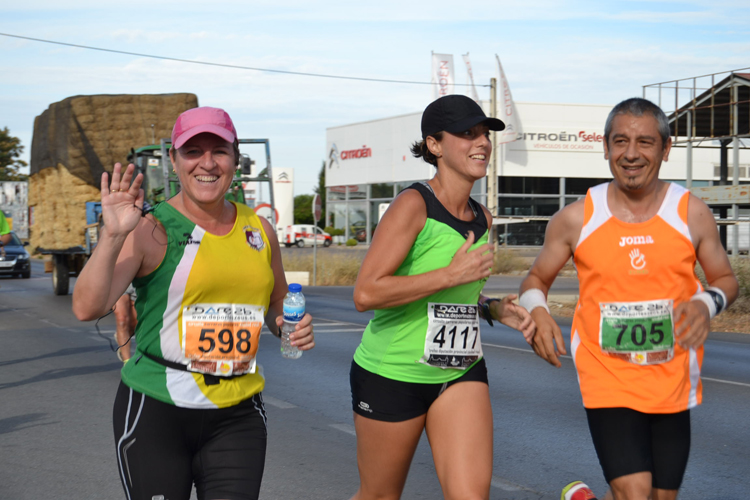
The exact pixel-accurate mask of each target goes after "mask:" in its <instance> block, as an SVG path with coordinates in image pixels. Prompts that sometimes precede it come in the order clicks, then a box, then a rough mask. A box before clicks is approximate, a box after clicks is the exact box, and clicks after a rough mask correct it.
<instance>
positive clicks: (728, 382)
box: [482, 343, 750, 387]
mask: <svg viewBox="0 0 750 500" xmlns="http://www.w3.org/2000/svg"><path fill="white" fill-rule="evenodd" d="M482 347H496V348H498V349H508V350H509V351H520V352H525V353H526V354H535V353H534V351H532V350H530V349H521V348H519V347H508V346H504V345H497V344H485V343H482ZM560 357H561V358H565V359H573V358H572V357H571V356H567V355H565V356H560ZM701 380H708V381H709V382H718V383H720V384H730V385H739V386H742V387H750V384H746V383H744V382H734V381H732V380H722V379H719V378H709V377H701Z"/></svg>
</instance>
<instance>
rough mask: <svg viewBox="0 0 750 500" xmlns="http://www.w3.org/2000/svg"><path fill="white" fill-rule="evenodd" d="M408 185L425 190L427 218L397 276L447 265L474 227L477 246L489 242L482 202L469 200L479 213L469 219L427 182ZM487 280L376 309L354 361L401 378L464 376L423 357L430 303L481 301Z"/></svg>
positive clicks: (426, 380)
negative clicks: (448, 206) (453, 211)
mask: <svg viewBox="0 0 750 500" xmlns="http://www.w3.org/2000/svg"><path fill="white" fill-rule="evenodd" d="M407 189H415V190H417V191H418V192H419V193H420V194H421V195H422V198H423V199H424V202H425V205H426V208H427V220H426V221H425V225H424V227H423V228H422V230H421V231H420V232H419V234H418V235H417V239H416V240H415V241H414V244H413V245H412V247H411V249H410V250H409V253H408V254H407V255H406V258H405V259H404V261H403V262H402V263H401V265H400V266H399V267H398V269H397V270H396V272H395V273H394V275H395V276H414V275H417V274H424V273H428V272H430V271H434V270H436V269H440V268H443V267H447V266H448V265H449V264H450V262H451V259H452V258H453V256H454V255H455V254H456V251H458V249H459V248H461V245H463V244H464V243H465V242H466V236H467V234H468V231H469V230H471V231H473V233H474V235H475V237H476V240H475V243H474V245H473V246H472V247H471V249H472V250H473V249H474V248H476V247H478V246H480V245H484V244H487V240H488V232H487V225H488V224H487V218H486V217H485V214H484V210H483V209H482V206H481V205H480V204H479V203H477V202H476V201H474V200H472V199H469V205H470V206H471V208H472V210H473V211H474V214H475V215H476V217H475V218H474V220H472V221H468V222H467V221H463V220H460V219H458V218H456V217H454V216H453V215H452V214H451V213H450V212H448V210H447V209H446V208H445V207H444V206H443V205H442V204H441V203H440V201H438V199H437V197H436V196H435V194H434V192H433V191H432V188H431V187H430V185H429V184H427V183H426V182H419V183H414V184H412V185H411V186H409V187H408V188H407ZM486 281H487V280H486V278H485V279H481V280H478V281H475V282H472V283H465V284H463V285H459V286H455V287H452V288H447V289H445V290H441V291H439V292H437V293H434V294H432V295H429V296H427V297H424V298H422V299H418V300H415V301H414V302H409V303H408V304H404V305H401V306H396V307H391V308H388V309H376V310H375V316H374V317H373V319H372V320H371V321H370V323H369V324H368V325H367V328H366V329H365V331H364V333H363V334H362V342H361V343H360V345H359V347H358V348H357V350H356V351H355V353H354V361H355V363H357V364H358V365H359V366H361V367H362V368H364V369H365V370H367V371H369V372H372V373H375V374H378V375H380V376H383V377H386V378H390V379H393V380H399V381H402V382H412V383H421V384H432V383H437V384H442V383H445V382H449V381H451V380H454V379H456V378H458V377H460V376H462V375H463V374H464V373H465V372H464V371H463V370H452V369H442V368H438V367H436V366H429V365H426V364H424V363H421V362H419V360H420V358H422V356H423V355H424V350H425V334H426V332H427V328H428V313H429V304H430V303H449V304H467V305H476V303H477V300H479V292H481V291H482V288H484V284H485V282H486ZM477 361H478V360H477Z"/></svg>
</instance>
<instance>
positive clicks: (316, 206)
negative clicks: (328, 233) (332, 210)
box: [312, 194, 323, 223]
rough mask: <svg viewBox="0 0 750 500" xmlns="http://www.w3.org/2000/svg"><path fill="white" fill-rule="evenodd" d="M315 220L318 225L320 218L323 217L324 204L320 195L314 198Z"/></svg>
mask: <svg viewBox="0 0 750 500" xmlns="http://www.w3.org/2000/svg"><path fill="white" fill-rule="evenodd" d="M312 206H313V219H315V222H316V223H317V222H318V221H319V220H320V216H321V215H322V213H321V212H322V211H323V204H322V202H321V200H320V196H319V195H317V194H316V195H315V198H313V204H312Z"/></svg>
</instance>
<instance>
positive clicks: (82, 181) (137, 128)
mask: <svg viewBox="0 0 750 500" xmlns="http://www.w3.org/2000/svg"><path fill="white" fill-rule="evenodd" d="M197 105H198V98H197V97H196V96H195V94H159V95H93V96H75V97H69V98H67V99H65V100H63V101H60V102H56V103H53V104H51V105H50V107H49V108H48V109H47V110H46V111H44V112H43V113H42V114H41V115H39V116H37V117H36V119H35V120H34V138H33V140H32V144H31V162H30V163H31V164H30V174H31V175H30V176H29V206H30V207H33V210H34V212H33V213H34V220H33V224H32V225H31V227H30V241H31V247H32V248H43V249H47V250H66V249H69V248H72V247H76V246H81V245H84V243H85V237H84V229H85V226H86V202H87V201H99V200H100V193H99V185H100V181H101V176H102V173H103V172H104V171H107V172H111V171H112V167H113V166H114V164H115V163H116V162H120V163H123V164H126V162H127V155H128V153H129V152H130V149H131V148H138V147H141V146H146V145H148V144H158V143H159V140H160V139H162V138H167V137H169V136H170V134H171V133H172V127H173V126H174V122H175V120H177V117H178V116H179V115H180V113H182V112H183V111H185V110H187V109H190V108H194V107H196V106H197Z"/></svg>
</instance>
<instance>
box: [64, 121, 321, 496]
mask: <svg viewBox="0 0 750 500" xmlns="http://www.w3.org/2000/svg"><path fill="white" fill-rule="evenodd" d="M170 158H171V160H172V164H173V166H174V169H175V172H176V173H177V176H178V178H179V180H180V184H181V187H182V190H181V191H180V193H179V194H178V195H176V196H175V197H173V198H171V199H170V200H168V201H167V202H165V203H160V204H158V205H157V206H156V207H155V208H154V210H153V212H152V213H149V214H148V215H146V216H143V212H142V207H143V191H142V190H141V189H140V186H141V182H142V175H141V174H138V175H137V176H135V178H133V173H134V170H135V167H134V166H133V165H128V167H127V168H126V169H124V171H123V168H122V166H121V165H120V164H119V163H117V164H115V167H114V170H113V172H112V181H111V183H109V182H108V176H107V174H106V173H105V174H104V175H103V176H102V184H101V191H102V216H103V220H104V227H103V229H102V232H101V235H100V239H99V243H98V245H97V247H96V251H95V252H94V253H93V255H92V256H91V259H90V260H89V261H88V263H87V265H86V267H85V268H84V269H83V271H82V272H81V275H80V277H79V278H78V281H77V283H76V287H75V290H74V292H73V312H74V313H75V314H76V316H77V317H78V318H79V319H81V320H84V321H86V320H93V319H96V318H98V317H100V316H102V315H104V314H106V313H107V312H108V311H109V310H110V309H111V308H112V306H113V305H114V303H115V301H116V300H117V299H118V298H119V297H120V296H121V295H122V293H123V292H124V291H125V289H126V288H127V287H128V285H129V284H130V283H131V281H132V283H133V285H134V286H135V288H136V291H137V300H136V303H135V308H136V311H137V314H138V326H137V329H136V340H137V350H136V352H135V353H134V354H133V357H132V359H131V361H130V362H129V363H127V364H125V366H124V367H123V369H122V382H121V384H120V388H119V390H118V393H117V397H116V399H115V406H114V416H113V422H114V431H115V442H116V444H117V458H118V463H119V468H120V477H121V480H122V484H123V487H124V489H125V493H126V496H127V498H130V499H137V498H143V499H148V500H150V499H152V498H168V499H170V500H178V499H185V500H187V499H189V498H190V494H191V491H192V487H193V484H195V487H196V490H197V493H198V498H200V499H204V498H206V499H209V498H210V499H238V500H244V499H255V498H258V492H259V490H260V482H261V478H262V475H263V466H264V463H265V452H266V413H265V409H264V407H263V400H262V398H261V391H262V390H263V388H264V385H265V380H264V378H263V374H262V370H261V369H260V367H259V366H258V365H257V363H256V359H255V357H256V353H257V351H258V341H259V339H260V330H261V327H262V325H263V323H264V322H265V324H266V325H268V328H269V329H270V330H271V332H273V333H274V334H275V335H278V332H279V327H280V325H281V324H282V322H283V319H282V316H281V312H282V301H283V298H284V295H285V294H286V291H287V283H286V279H285V278H284V269H283V266H282V263H281V255H280V249H279V243H278V241H277V239H276V234H275V231H274V229H273V227H272V226H271V224H270V223H269V222H268V221H267V220H265V219H264V218H262V217H258V216H257V215H256V214H255V212H254V211H253V210H252V209H250V208H249V207H247V206H245V205H241V204H236V203H234V202H230V201H227V200H225V198H224V195H225V194H226V192H227V190H228V189H229V187H230V186H231V183H232V177H233V175H234V172H235V169H236V167H237V165H238V163H239V143H238V141H237V133H236V131H235V128H234V125H233V124H232V120H231V118H230V117H229V115H228V114H227V113H226V112H225V111H224V110H221V109H217V108H209V107H203V108H195V109H191V110H189V111H186V112H184V113H182V114H181V115H180V116H179V118H177V121H176V123H175V126H174V129H173V131H172V148H171V150H170ZM292 336H293V341H294V343H295V344H296V345H297V346H298V347H299V349H301V350H309V349H312V348H313V347H314V346H315V341H314V337H313V331H312V318H311V317H310V315H309V314H307V315H305V317H304V318H303V319H302V321H300V322H299V324H298V325H297V329H296V331H295V332H294V333H293V334H292Z"/></svg>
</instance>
